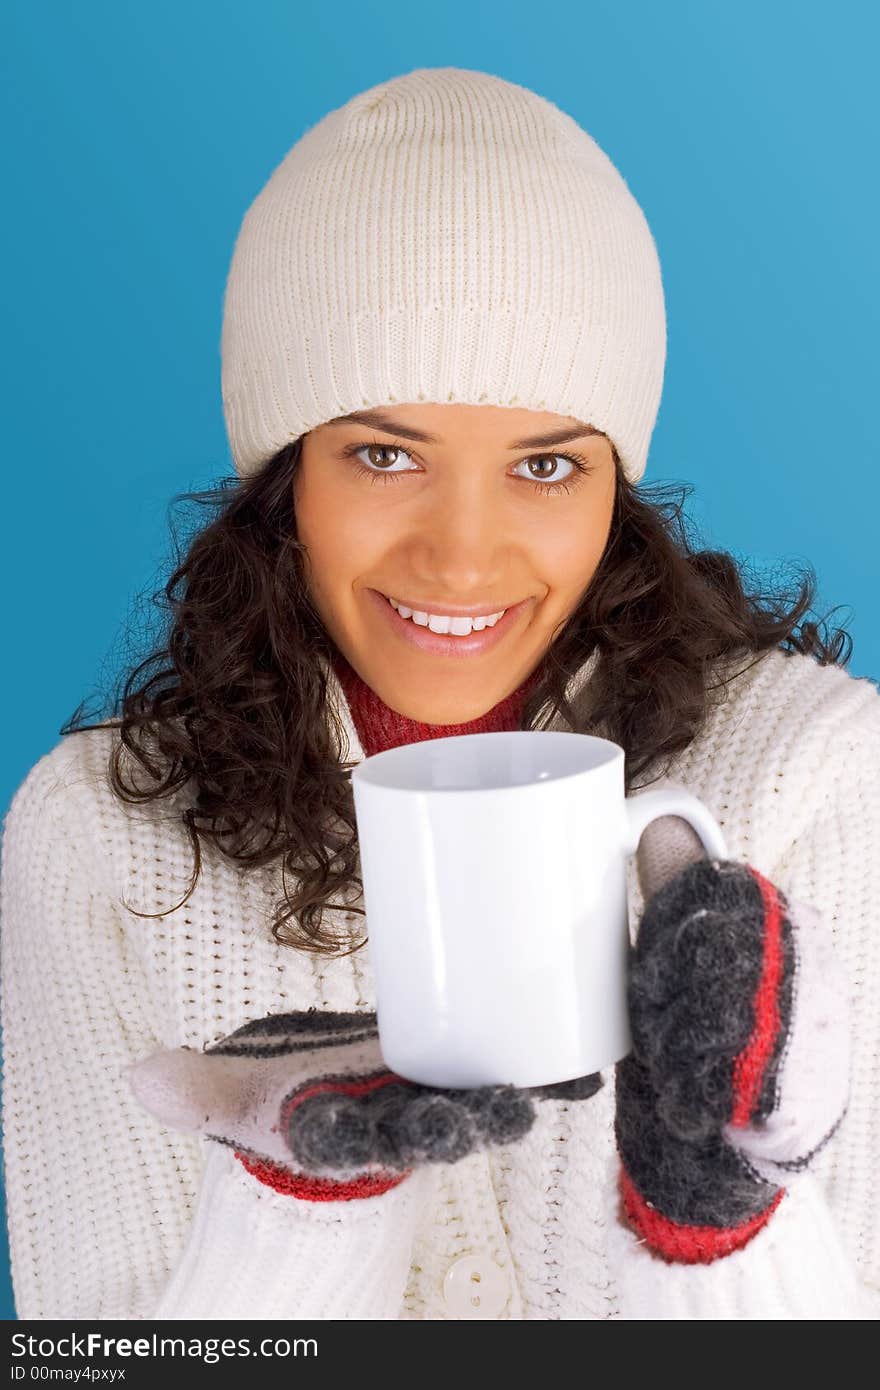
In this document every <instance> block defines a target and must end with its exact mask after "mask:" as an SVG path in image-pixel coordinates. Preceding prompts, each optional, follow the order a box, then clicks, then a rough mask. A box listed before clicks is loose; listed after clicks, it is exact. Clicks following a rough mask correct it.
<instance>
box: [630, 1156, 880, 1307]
mask: <svg viewBox="0 0 880 1390" xmlns="http://www.w3.org/2000/svg"><path fill="white" fill-rule="evenodd" d="M609 1243H610V1249H609V1255H610V1259H611V1261H612V1265H613V1269H614V1273H615V1275H616V1278H617V1280H618V1281H619V1289H620V1299H621V1310H620V1311H621V1316H622V1317H623V1318H624V1319H632V1318H640V1319H681V1320H684V1319H698V1320H714V1321H720V1320H727V1319H730V1320H733V1319H756V1320H757V1319H785V1318H792V1319H795V1318H804V1319H806V1318H819V1319H822V1320H823V1321H827V1320H832V1319H834V1320H837V1319H842V1320H848V1321H860V1320H873V1319H876V1318H877V1317H878V1315H880V1293H878V1292H872V1291H870V1290H868V1289H867V1288H866V1287H865V1285H864V1284H863V1283H862V1282H861V1281H860V1279H859V1278H858V1275H857V1273H856V1271H855V1268H854V1266H853V1263H852V1261H851V1260H850V1258H849V1256H848V1255H847V1253H846V1251H845V1249H844V1246H843V1243H842V1240H841V1237H840V1234H839V1232H838V1230H837V1227H836V1225H835V1223H834V1218H833V1216H832V1213H831V1211H830V1208H829V1206H828V1203H827V1201H826V1199H825V1195H824V1193H823V1191H822V1189H821V1188H820V1186H819V1184H818V1182H817V1180H816V1178H815V1177H814V1176H813V1175H812V1174H809V1173H804V1174H801V1175H799V1176H798V1177H797V1178H796V1179H795V1180H793V1181H792V1183H791V1185H790V1187H788V1188H787V1189H786V1190H785V1192H784V1193H783V1196H782V1198H781V1201H780V1202H779V1205H778V1207H777V1208H776V1210H775V1211H774V1213H773V1215H772V1217H771V1219H770V1220H769V1221H768V1222H767V1224H766V1225H765V1226H764V1227H763V1228H762V1229H761V1230H759V1231H758V1233H757V1234H756V1235H755V1236H753V1238H752V1239H751V1240H750V1241H749V1242H748V1244H747V1245H745V1246H744V1247H743V1248H742V1249H740V1250H737V1251H735V1252H734V1253H732V1254H730V1255H727V1256H725V1257H724V1258H722V1259H717V1260H714V1261H713V1262H712V1263H711V1264H670V1263H669V1262H668V1261H666V1260H664V1259H663V1258H662V1256H660V1255H657V1254H655V1253H654V1252H653V1251H652V1250H651V1249H650V1248H649V1246H648V1245H647V1244H646V1243H645V1242H644V1241H643V1240H642V1239H641V1238H640V1237H639V1236H638V1235H637V1234H636V1233H635V1232H634V1231H633V1230H631V1229H630V1228H629V1226H628V1224H626V1217H625V1215H624V1213H623V1212H622V1210H621V1209H620V1208H618V1211H617V1213H616V1219H615V1220H614V1221H613V1222H612V1223H611V1228H610V1231H609Z"/></svg>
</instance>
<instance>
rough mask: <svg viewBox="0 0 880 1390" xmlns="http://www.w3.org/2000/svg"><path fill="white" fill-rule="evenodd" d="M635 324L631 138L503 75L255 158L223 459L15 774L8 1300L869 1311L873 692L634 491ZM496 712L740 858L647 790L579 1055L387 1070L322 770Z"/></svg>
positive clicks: (878, 966)
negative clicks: (690, 803)
mask: <svg viewBox="0 0 880 1390" xmlns="http://www.w3.org/2000/svg"><path fill="white" fill-rule="evenodd" d="M665 342H666V338H665V317H664V303H663V292H662V285H661V278H660V271H659V265H658V261H657V256H656V250H655V247H654V243H653V240H652V238H651V234H650V232H649V230H648V227H647V225H646V223H645V220H644V217H643V215H642V213H641V210H640V209H639V207H638V205H637V204H636V202H635V200H634V199H633V197H632V195H631V193H630V192H629V190H628V188H627V187H626V184H625V183H624V181H623V179H622V178H621V176H620V175H619V174H618V172H617V171H616V170H615V169H614V167H613V165H612V164H611V162H610V161H609V160H608V158H607V157H606V156H605V155H604V154H603V152H602V151H601V150H600V149H599V148H598V146H597V145H596V144H595V142H594V141H593V140H592V139H591V137H590V136H589V135H587V134H586V132H584V131H583V130H581V129H580V127H578V126H577V125H576V123H575V122H574V121H573V120H572V119H571V118H570V117H568V116H567V115H565V114H564V113H563V112H562V111H560V110H559V109H558V108H557V107H555V106H554V105H553V104H552V103H550V102H547V101H546V100H544V99H543V98H541V97H538V96H536V95H535V94H534V93H531V92H528V91H527V90H525V89H523V88H521V87H518V86H515V85H514V84H511V83H507V82H505V81H503V80H501V79H499V78H497V77H494V76H489V75H486V74H483V73H478V72H471V71H465V70H460V69H452V68H439V69H423V70H419V71H416V72H413V73H409V74H407V75H405V76H403V77H399V78H397V79H395V80H393V81H389V82H386V83H383V84H380V85H379V86H377V87H374V88H372V89H370V90H369V91H367V92H364V93H361V94H359V95H358V96H356V97H354V98H353V99H352V100H351V101H350V102H348V103H347V104H346V105H345V106H343V107H342V108H340V109H339V110H336V111H333V112H331V113H330V114H329V115H328V116H327V117H325V118H324V119H323V120H322V121H320V122H319V123H318V124H317V125H316V126H315V127H314V128H312V129H311V130H309V131H307V132H306V134H305V135H304V136H303V137H302V139H301V140H300V141H299V142H298V143H297V145H295V146H294V147H293V149H292V150H291V151H290V153H289V154H288V156H287V157H286V159H285V160H284V161H283V162H282V163H281V164H280V165H279V167H278V168H277V169H276V170H275V172H274V174H273V175H272V178H271V179H270V180H269V182H268V184H267V185H266V187H265V188H264V189H263V190H262V192H261V194H260V195H259V196H258V198H257V199H256V200H255V202H254V204H253V206H252V207H251V208H250V210H249V211H248V214H247V216H246V217H245V220H244V224H243V227H242V230H241V233H240V236H239V238H238V241H237V244H236V248H235V253H234V256H233V263H232V268H231V271H230V277H229V282H228V286H227V293H226V301H225V315H224V332H223V398H224V409H225V414H226V421H227V427H228V430H229V436H230V441H231V446H232V452H233V457H234V460H235V464H236V469H237V471H238V473H239V475H240V481H239V483H238V484H237V486H236V487H235V488H234V489H233V490H232V491H231V492H229V491H228V490H225V489H221V491H220V494H219V501H220V509H219V514H218V516H217V518H216V519H215V520H213V521H212V522H210V524H208V525H207V526H206V527H205V528H204V529H203V531H202V532H201V533H200V534H198V535H197V536H196V537H195V539H194V540H193V541H192V543H191V545H190V547H189V550H188V553H187V555H186V556H185V558H184V560H183V561H182V563H181V564H180V566H179V567H178V569H177V571H176V572H175V574H174V575H173V576H172V578H171V580H170V581H169V584H168V586H167V595H168V598H169V599H170V601H171V606H172V615H171V617H172V621H171V626H170V631H169V635H168V642H167V646H166V647H165V648H164V650H162V651H161V652H159V653H157V658H158V663H159V664H158V665H157V667H156V669H155V670H153V671H152V672H150V669H149V668H150V667H151V665H153V659H151V660H149V661H147V662H145V663H142V665H141V666H139V667H138V668H137V670H136V671H135V672H133V673H132V674H131V676H130V677H129V679H128V680H127V682H126V686H125V690H124V692H123V700H122V711H121V717H120V718H119V719H116V720H113V721H108V722H106V723H103V724H96V725H93V726H91V727H79V728H75V727H73V726H74V725H76V724H77V723H80V721H79V720H78V719H77V717H74V719H73V720H72V721H70V725H69V726H68V727H67V728H66V729H65V730H63V731H62V732H64V733H67V734H72V733H77V734H78V737H75V738H74V737H67V738H65V739H63V740H62V741H61V742H60V743H59V744H58V745H57V746H56V747H55V748H54V749H53V750H52V751H51V752H50V753H48V754H47V755H45V757H43V758H42V759H40V761H39V762H38V763H37V764H36V765H35V767H34V768H33V769H32V770H31V772H30V773H29V774H28V777H27V778H26V779H25V781H24V783H23V784H22V786H21V787H20V788H19V790H18V791H17V793H16V796H15V799H14V801H13V804H12V807H11V808H10V811H9V814H8V818H7V824H6V830H5V835H4V849H3V913H4V924H3V976H4V992H3V1029H4V1037H3V1041H4V1115H5V1122H4V1124H5V1128H4V1144H5V1160H6V1184H7V1194H8V1209H9V1227H10V1240H11V1252H12V1268H13V1279H14V1284H15V1293H16V1303H17V1310H18V1314H19V1316H20V1317H44V1318H45V1317H78V1318H97V1317H115V1318H119V1317H123V1318H150V1317H170V1318H187V1317H211V1318H228V1317H246V1318H266V1317H286V1318H290V1317H294V1318H296V1317H320V1318H340V1317H341V1318H382V1319H392V1318H418V1319H424V1318H450V1319H456V1318H468V1317H480V1318H502V1319H504V1318H614V1317H622V1318H635V1317H661V1318H666V1317H698V1318H719V1317H725V1318H727V1317H777V1318H788V1317H798V1318H800V1317H810V1316H817V1317H841V1318H842V1317H846V1318H850V1317H870V1316H873V1315H876V1313H877V1311H878V1306H880V1293H878V1286H880V1269H878V1265H880V1238H878V1230H877V1224H876V1216H875V1215H873V1214H872V1213H874V1212H875V1208H874V1205H873V1201H872V1182H873V1178H872V1173H873V1168H874V1166H875V1161H876V1159H877V1157H878V1155H877V1153H876V1140H875V1139H874V1138H873V1136H874V1135H875V1134H876V1105H877V1092H878V1084H880V1083H878V1075H877V1061H876V1059H877V1057H878V1056H880V1037H878V1022H877V1016H878V1011H877V1008H876V998H877V984H878V980H877V975H878V970H880V947H878V945H877V938H876V932H875V931H874V929H873V917H874V911H875V904H876V902H877V900H878V896H880V867H878V860H877V856H876V854H875V852H874V846H875V844H876V839H877V834H878V833H880V796H878V790H877V777H876V769H877V755H878V752H880V702H878V692H877V690H876V688H875V687H874V685H873V684H872V683H870V682H868V681H866V680H858V679H855V678H853V677H852V676H850V675H849V674H848V673H847V672H846V671H845V670H843V669H842V663H841V664H838V661H839V659H840V657H841V650H840V643H839V641H837V640H835V641H834V642H833V643H832V644H830V645H826V644H825V643H823V642H822V641H821V640H820V638H819V636H818V634H817V631H816V629H815V627H814V625H812V624H809V623H804V624H802V627H801V631H800V633H797V632H796V631H795V628H796V626H797V624H798V622H799V620H800V618H801V617H802V615H803V613H804V612H805V611H806V609H807V607H808V604H809V600H810V597H811V594H810V592H809V588H808V589H807V592H806V593H805V594H802V595H801V596H800V599H799V601H798V602H797V604H796V605H795V607H794V609H793V610H792V611H773V610H772V609H765V608H762V607H761V606H760V605H759V604H758V603H757V602H755V601H754V600H753V599H752V598H750V597H749V596H747V595H746V594H745V593H744V591H743V588H742V586H741V583H740V580H739V576H738V574H737V570H736V567H735V565H734V563H733V561H732V560H731V559H730V557H729V556H727V555H721V554H718V553H714V552H702V553H692V552H691V551H690V549H689V547H688V545H687V542H686V540H685V538H684V536H683V535H682V534H680V533H679V534H676V533H675V532H674V528H673V520H674V519H676V518H677V513H676V512H675V511H674V512H673V515H672V516H667V515H665V514H664V513H663V511H662V509H661V508H660V507H659V506H657V505H654V504H651V503H649V502H646V501H645V500H644V499H643V498H641V497H639V496H638V494H637V493H636V491H635V484H636V483H637V482H638V481H639V479H640V478H641V476H642V474H643V472H644V469H645V465H646V460H647V452H648V445H649V440H650V435H651V432H652V429H653V425H654V421H655V418H656V413H657V408H658V405H659V399H660V393H661V388H662V379H663V368H664V360H665ZM391 600H393V601H394V602H393V603H392V602H391ZM420 605H423V606H422V607H420ZM474 609H476V610H477V611H478V613H480V614H482V615H483V616H486V611H487V610H489V614H490V615H494V614H497V613H500V612H501V611H502V610H505V612H504V616H503V617H501V618H500V619H499V620H498V622H497V623H496V624H493V625H492V628H491V634H490V637H480V636H479V634H478V633H477V634H475V635H472V636H469V637H467V636H465V635H464V634H463V632H462V631H460V630H457V628H458V626H459V625H458V624H456V622H455V620H456V619H457V618H461V617H462V616H463V615H462V612H461V610H465V613H464V616H467V610H471V611H472V610H474ZM508 609H509V610H510V612H509V613H508V612H507V610H508ZM455 610H458V611H457V612H456V611H455ZM447 620H449V621H448V624H447ZM477 626H478V627H479V624H477ZM444 627H446V628H447V631H446V632H445V633H444V631H443V629H444ZM485 630H486V629H485V628H484V629H483V631H485ZM431 633H433V636H431V635H427V634H431ZM464 641H466V642H468V643H469V644H470V646H469V648H468V649H465V648H463V647H459V648H456V647H455V646H454V644H455V643H459V642H464ZM784 644H785V645H784ZM516 728H570V729H575V730H577V731H582V732H587V731H593V732H599V733H601V734H602V735H603V736H605V737H609V738H612V739H614V740H615V741H616V742H618V743H619V744H620V745H621V746H622V747H623V748H624V749H625V751H626V790H627V794H632V793H634V792H635V791H637V790H638V789H640V788H641V787H644V786H646V785H649V784H650V783H652V782H653V783H656V782H657V781H658V780H659V779H662V778H666V777H669V778H670V779H671V780H673V781H675V782H678V783H680V784H682V785H685V786H687V787H688V788H689V789H690V790H691V791H693V792H694V794H695V795H697V796H698V797H699V798H700V799H701V800H702V801H703V802H704V803H705V805H706V806H707V807H708V808H709V810H710V811H711V812H712V814H713V815H714V816H715V818H716V819H717V820H718V822H719V824H720V825H721V826H722V827H723V829H724V832H725V836H726V839H727V842H728V844H729V846H730V853H731V859H730V861H709V860H707V859H706V858H705V857H703V856H702V854H701V853H700V851H699V847H697V846H696V845H695V844H694V841H693V838H692V835H691V834H690V832H689V831H688V829H687V828H686V827H685V826H684V823H683V822H681V821H680V820H678V819H677V818H667V819H666V820H664V821H662V822H658V823H656V824H655V825H654V826H652V827H651V829H650V831H649V832H646V834H645V835H644V836H643V839H642V843H641V845H640V847H639V853H638V856H637V859H636V860H635V861H633V862H632V863H631V865H630V884H629V886H630V892H631V901H632V903H633V914H632V920H633V922H634V923H635V924H636V926H637V932H636V933H634V935H636V941H635V949H634V954H633V963H632V971H631V980H630V1009H631V1014H632V1022H633V1034H634V1039H635V1045H634V1049H633V1053H632V1054H631V1055H630V1057H628V1058H627V1059H625V1060H624V1062H622V1063H620V1064H619V1065H618V1066H617V1068H616V1069H615V1071H614V1075H611V1074H608V1075H605V1076H596V1077H586V1078H578V1079H576V1080H575V1081H573V1082H571V1083H564V1084H562V1085H561V1086H557V1087H553V1086H548V1087H544V1088H534V1089H533V1090H532V1091H529V1092H525V1091H516V1090H515V1089H514V1088H487V1089H486V1090H484V1091H482V1092H480V1093H478V1094H476V1093H475V1094H470V1093H454V1094H442V1093H438V1092H432V1091H430V1090H429V1089H428V1088H407V1086H406V1085H405V1083H402V1082H401V1081H400V1080H399V1079H398V1078H395V1077H394V1076H393V1075H392V1074H391V1073H389V1072H388V1071H387V1069H386V1068H385V1067H384V1063H383V1060H382V1058H381V1054H380V1052H379V1050H378V1044H377V1039H376V1033H375V1017H374V1012H373V1010H374V1007H375V997H374V991H373V981H372V975H371V969H370V960H369V942H368V939H367V937H368V931H367V928H368V924H367V923H366V922H364V921H361V922H360V926H361V928H362V930H359V928H358V923H359V921H360V919H362V918H363V916H364V910H363V906H362V905H361V906H359V905H358V904H359V898H360V894H359V889H360V879H359V877H358V875H357V843H356V836H355V830H356V825H355V821H354V814H353V806H352V800H351V787H350V771H351V768H352V767H353V766H354V765H356V764H357V762H358V761H360V759H361V758H362V757H363V756H365V755H368V754H370V753H373V752H375V751H378V750H379V749H382V748H386V747H391V746H395V745H397V744H401V743H406V742H410V741H412V740H414V739H418V738H434V737H442V736H446V735H449V734H451V733H468V732H479V731H483V730H492V729H516ZM548 1026H549V1021H548ZM850 1046H851V1053H850V1051H849V1048H850Z"/></svg>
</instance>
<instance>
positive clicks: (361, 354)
mask: <svg viewBox="0 0 880 1390" xmlns="http://www.w3.org/2000/svg"><path fill="white" fill-rule="evenodd" d="M221 354H222V395H223V409H224V414H225V419H226V428H227V432H228V435H229V443H230V448H231V451H232V457H233V460H234V462H235V466H236V468H237V470H238V472H239V473H240V474H241V475H242V476H246V475H248V474H250V473H253V472H255V471H256V470H257V469H258V468H259V467H260V465H261V464H262V463H263V462H264V461H265V460H266V459H268V458H269V457H270V456H271V455H272V454H273V453H275V451H276V450H278V449H280V448H281V447H282V445H284V444H289V443H290V442H291V441H292V440H294V439H296V438H298V437H299V436H300V435H301V434H304V433H305V432H306V431H307V430H310V429H314V428H316V427H317V426H318V425H322V424H324V423H325V422H326V421H328V420H331V419H333V418H335V417H336V416H339V415H347V414H348V413H349V412H350V411H352V410H360V409H363V408H365V407H370V406H378V405H387V404H393V403H394V402H395V401H400V402H404V401H409V402H418V401H435V402H441V403H448V402H457V403H468V404H472V405H481V404H484V403H486V402H489V403H491V404H492V405H498V406H515V407H516V408H518V409H523V408H526V409H531V410H547V411H554V412H556V413H558V414H560V415H572V416H575V417H576V418H578V419H581V420H584V421H585V422H587V423H588V424H592V425H594V426H595V427H596V428H597V429H600V430H602V431H604V432H605V433H606V434H608V436H609V437H610V438H611V439H612V440H613V442H614V443H615V444H616V446H617V449H618V452H619V454H620V458H621V463H622V465H623V469H624V472H625V473H626V475H627V476H628V477H629V479H630V480H631V481H632V482H637V481H638V479H639V478H641V476H642V474H643V473H644V470H645V465H646V462H647V457H648V445H649V441H650V437H651V433H652V431H653V428H654V422H655V419H656V415H657V409H658V406H659V403H660V396H661V391H662V386H663V372H664V366H665V360H666V314H665V305H664V296H663V286H662V280H661V272H660V263H659V258H658V254H657V248H656V246H655V243H654V240H653V237H652V235H651V231H650V229H649V227H648V224H647V222H646V220H645V216H644V214H643V212H642V210H641V208H640V206H639V204H638V203H637V201H636V199H635V198H634V197H633V195H632V193H631V192H630V190H629V188H628V186H627V184H626V182H625V180H624V179H623V177H622V176H621V174H620V173H619V172H618V170H617V169H616V168H615V166H614V165H613V164H612V162H611V160H610V159H609V158H608V156H607V155H606V154H605V153H604V151H603V150H602V149H600V147H599V145H598V144H597V143H596V141H595V140H594V139H593V137H592V136H591V135H589V134H588V133H587V132H586V131H585V130H583V129H582V128H581V126H580V125H579V124H578V123H577V121H575V120H574V119H573V117H571V116H570V115H568V114H567V113H566V112H565V111H562V110H561V109H560V108H559V107H558V106H556V105H555V104H554V103H553V102H551V101H549V100H548V99H546V98H545V97H542V96H539V95H538V94H537V93H535V92H531V91H529V90H528V89H527V88H525V87H521V86H518V85H517V84H516V83H513V82H507V81H505V80H504V79H503V78H500V77H495V76H493V75H491V74H488V73H483V72H477V71H473V70H470V69H463V68H452V67H445V68H444V67H438V68H419V69H417V70H415V71H413V72H409V73H406V74H405V75H403V76H401V77H395V78H392V79H390V80H388V81H385V82H381V83H379V84H378V85H377V86H374V87H371V88H370V89H369V90H367V91H364V92H359V93H358V94H357V95H356V96H354V97H352V98H351V99H350V100H349V101H348V102H346V103H345V105H344V106H341V107H339V108H337V109H336V110H334V111H331V112H329V113H328V114H327V115H325V116H324V117H323V118H322V119H321V120H319V121H318V122H317V123H316V124H315V125H313V126H311V127H310V128H309V129H308V130H306V132H305V133H304V134H303V135H302V136H301V137H300V139H298V140H297V142H296V143H295V144H294V145H293V147H292V148H291V149H290V150H289V152H288V153H287V155H286V156H285V157H284V159H283V160H282V161H281V163H280V164H279V165H278V167H277V168H276V169H275V170H274V172H273V173H272V175H271V177H270V178H269V180H268V182H267V183H266V185H265V187H264V188H263V189H262V190H261V191H260V192H259V194H258V195H257V196H256V198H255V199H254V201H253V203H252V204H251V206H250V207H249V208H248V210H247V212H246V213H245V216H244V219H243V222H242V225H241V228H240V230H239V233H238V236H237V238H236V242H235V247H234V250H233V254H232V261H231V265H230V269H229V276H228V279H227V284H226V293H225V296H224V313H223V332H222V344H221Z"/></svg>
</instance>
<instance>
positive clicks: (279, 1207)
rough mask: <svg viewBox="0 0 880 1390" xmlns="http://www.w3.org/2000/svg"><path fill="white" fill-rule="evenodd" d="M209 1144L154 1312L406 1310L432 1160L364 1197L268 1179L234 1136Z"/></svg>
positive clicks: (365, 1313)
mask: <svg viewBox="0 0 880 1390" xmlns="http://www.w3.org/2000/svg"><path fill="white" fill-rule="evenodd" d="M207 1148H208V1155H207V1161H206V1165H205V1168H204V1172H203V1177H202V1185H201V1188H200V1190H199V1194H198V1198H197V1203H196V1209H195V1213H194V1216H193V1221H192V1225H191V1227H190V1230H189V1235H188V1238H187V1242H186V1245H185V1246H184V1249H183V1251H182V1252H181V1255H180V1257H179V1260H178V1262H177V1264H176V1266H175V1267H174V1269H173V1271H172V1274H171V1277H170V1279H169V1282H168V1284H167V1285H166V1287H165V1290H164V1291H163V1293H162V1295H161V1297H160V1299H159V1302H158V1304H157V1305H156V1307H155V1309H154V1311H153V1313H152V1317H153V1319H157V1320H158V1319H166V1318H167V1319H177V1320H182V1319H187V1318H193V1319H199V1320H204V1319H211V1320H219V1319H225V1318H244V1319H249V1320H258V1319H268V1318H279V1319H284V1318H334V1319H349V1318H357V1319H371V1320H376V1319H390V1318H398V1317H399V1316H400V1308H401V1305H402V1301H403V1294H404V1290H405V1286H406V1280H407V1276H408V1273H409V1266H410V1256H411V1249H412V1241H413V1238H414V1234H415V1225H416V1221H417V1219H418V1214H419V1211H420V1209H421V1207H422V1206H423V1203H424V1201H425V1199H426V1189H427V1186H428V1184H429V1183H430V1182H431V1180H432V1177H433V1174H432V1172H431V1171H430V1170H429V1169H426V1168H420V1169H417V1170H415V1171H414V1172H413V1173H412V1174H411V1175H410V1176H409V1177H407V1178H406V1180H405V1181H403V1182H401V1183H399V1184H398V1185H397V1186H395V1187H393V1188H391V1189H390V1190H389V1191H387V1192H383V1193H382V1194H381V1195H378V1196H374V1197H367V1198H362V1199H361V1200H359V1201H350V1200H339V1201H321V1202H314V1201H301V1200H299V1199H298V1198H296V1197H292V1196H289V1195H287V1194H286V1193H282V1192H278V1191H275V1190H274V1189H273V1188H272V1187H269V1186H266V1185H265V1184H264V1183H262V1182H260V1181H259V1179H258V1178H256V1177H254V1176H253V1175H252V1174H250V1173H249V1172H248V1171H247V1169H246V1168H245V1167H244V1166H243V1165H242V1164H241V1163H240V1162H239V1161H238V1159H237V1158H236V1157H235V1154H234V1153H233V1151H232V1150H231V1149H230V1148H228V1147H227V1146H225V1145H219V1144H217V1143H215V1142H213V1141H207Z"/></svg>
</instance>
